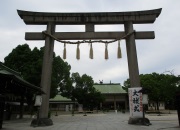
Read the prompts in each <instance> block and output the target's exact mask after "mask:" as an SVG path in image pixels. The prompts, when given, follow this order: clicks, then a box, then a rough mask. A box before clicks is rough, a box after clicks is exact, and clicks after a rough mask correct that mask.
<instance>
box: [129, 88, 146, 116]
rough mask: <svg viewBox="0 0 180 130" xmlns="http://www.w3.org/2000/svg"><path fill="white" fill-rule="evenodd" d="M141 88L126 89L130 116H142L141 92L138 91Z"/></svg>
mask: <svg viewBox="0 0 180 130" xmlns="http://www.w3.org/2000/svg"><path fill="white" fill-rule="evenodd" d="M141 89H142V88H141V87H138V88H129V89H128V94H129V108H130V116H131V117H143V104H142V93H139V90H141Z"/></svg>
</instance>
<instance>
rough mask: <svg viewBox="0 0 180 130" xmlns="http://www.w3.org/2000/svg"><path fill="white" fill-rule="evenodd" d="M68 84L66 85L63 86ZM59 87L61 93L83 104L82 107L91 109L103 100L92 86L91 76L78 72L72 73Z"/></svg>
mask: <svg viewBox="0 0 180 130" xmlns="http://www.w3.org/2000/svg"><path fill="white" fill-rule="evenodd" d="M66 84H68V85H67V86H65V85H66ZM66 84H64V86H63V85H62V86H61V87H60V91H61V95H62V96H65V97H67V98H71V99H72V100H75V99H76V100H77V101H78V103H80V104H83V108H84V109H91V110H92V109H93V108H95V107H97V106H98V105H99V103H100V102H103V101H104V97H103V96H102V94H101V93H100V92H98V91H97V90H96V89H95V88H94V87H93V85H94V81H93V79H92V77H91V76H88V75H86V74H83V75H82V76H80V75H79V73H77V72H76V73H72V75H71V79H69V81H68V82H66Z"/></svg>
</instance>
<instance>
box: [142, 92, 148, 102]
mask: <svg viewBox="0 0 180 130" xmlns="http://www.w3.org/2000/svg"><path fill="white" fill-rule="evenodd" d="M142 104H148V95H147V94H143V95H142Z"/></svg>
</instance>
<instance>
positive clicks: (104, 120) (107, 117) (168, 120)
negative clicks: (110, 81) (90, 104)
mask: <svg viewBox="0 0 180 130" xmlns="http://www.w3.org/2000/svg"><path fill="white" fill-rule="evenodd" d="M146 117H147V118H149V120H150V122H151V123H152V125H150V126H143V125H130V124H128V119H129V113H125V114H123V113H120V112H118V113H117V114H116V113H114V112H108V113H99V114H87V116H83V114H75V116H72V115H71V114H66V115H62V114H60V115H58V116H54V115H53V116H52V120H53V123H54V124H53V125H52V126H46V127H31V126H30V123H31V120H32V119H30V118H24V119H21V120H20V119H19V120H14V121H5V122H4V124H3V129H2V130H180V127H178V117H177V114H161V116H157V114H148V115H146Z"/></svg>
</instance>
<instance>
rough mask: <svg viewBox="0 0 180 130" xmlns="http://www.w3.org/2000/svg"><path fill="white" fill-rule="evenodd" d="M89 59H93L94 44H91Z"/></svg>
mask: <svg viewBox="0 0 180 130" xmlns="http://www.w3.org/2000/svg"><path fill="white" fill-rule="evenodd" d="M89 58H90V59H93V48H92V43H90V51H89Z"/></svg>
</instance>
